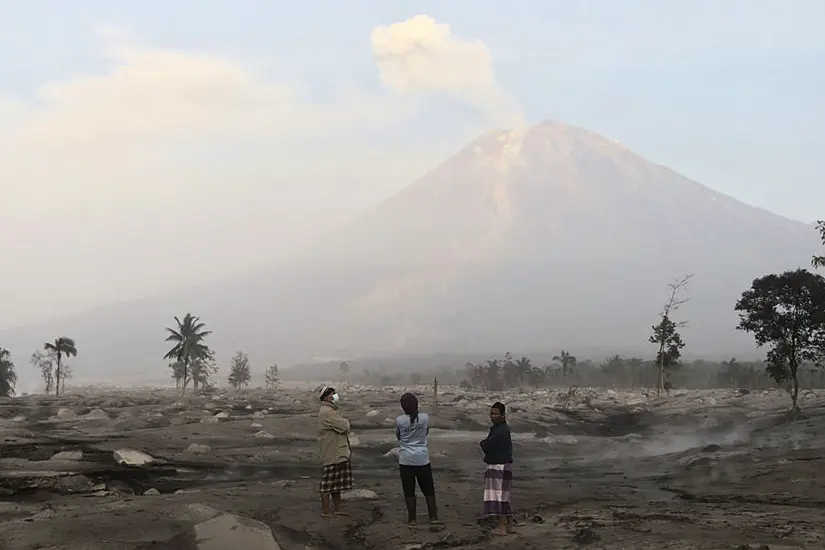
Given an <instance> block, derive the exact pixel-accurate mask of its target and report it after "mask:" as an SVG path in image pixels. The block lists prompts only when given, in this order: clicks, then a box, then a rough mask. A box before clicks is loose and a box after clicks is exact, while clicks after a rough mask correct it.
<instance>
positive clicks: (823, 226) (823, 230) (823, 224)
mask: <svg viewBox="0 0 825 550" xmlns="http://www.w3.org/2000/svg"><path fill="white" fill-rule="evenodd" d="M816 230H817V231H819V235H820V237H821V238H822V246H825V220H819V221H818V222H816ZM811 265H812V266H814V267H825V256H814V257H813V260H811Z"/></svg>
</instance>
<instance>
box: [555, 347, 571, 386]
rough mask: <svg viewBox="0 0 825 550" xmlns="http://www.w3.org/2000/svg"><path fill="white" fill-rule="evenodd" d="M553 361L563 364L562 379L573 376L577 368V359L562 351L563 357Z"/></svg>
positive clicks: (560, 356)
mask: <svg viewBox="0 0 825 550" xmlns="http://www.w3.org/2000/svg"><path fill="white" fill-rule="evenodd" d="M553 361H555V362H557V363H561V375H562V378H564V379H567V377H568V376H571V375H572V374H573V369H575V368H576V357H575V356H573V355H571V354H570V352H569V351H567V350H566V349H564V350H562V351H561V355H556V356H555V357H553Z"/></svg>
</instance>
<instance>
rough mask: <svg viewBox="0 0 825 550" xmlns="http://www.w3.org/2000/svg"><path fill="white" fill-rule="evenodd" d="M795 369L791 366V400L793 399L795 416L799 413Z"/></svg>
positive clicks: (797, 382) (797, 378)
mask: <svg viewBox="0 0 825 550" xmlns="http://www.w3.org/2000/svg"><path fill="white" fill-rule="evenodd" d="M796 371H797V369H796V368H795V367H791V376H792V377H793V392H792V393H791V401H793V411H792V412H793V416H794V418H796V417H797V415H798V414H799V377H798V376H797V374H796Z"/></svg>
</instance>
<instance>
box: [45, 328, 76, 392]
mask: <svg viewBox="0 0 825 550" xmlns="http://www.w3.org/2000/svg"><path fill="white" fill-rule="evenodd" d="M43 349H44V350H46V351H48V352H49V353H51V354H52V355H54V357H55V359H56V360H57V369H56V370H55V375H56V376H55V378H57V380H56V383H55V386H54V394H55V396H58V395H60V389H61V388H60V384H61V382H62V383H63V385H64V386H65V385H66V376H65V373H64V372H63V367H62V363H61V360H62V357H63V356H64V355H65V356H66V358H69V357H77V346H76V345H75V343H74V340H72V339H71V338H69V337H67V336H61V337H60V338H57V339H56V340H55V341H54V342H46V343H45V344H43ZM64 389H65V388H64Z"/></svg>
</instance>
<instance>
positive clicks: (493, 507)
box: [484, 464, 513, 516]
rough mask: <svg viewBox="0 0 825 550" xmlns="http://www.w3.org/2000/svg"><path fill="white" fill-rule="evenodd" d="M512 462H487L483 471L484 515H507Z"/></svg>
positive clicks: (511, 485) (510, 511)
mask: <svg viewBox="0 0 825 550" xmlns="http://www.w3.org/2000/svg"><path fill="white" fill-rule="evenodd" d="M512 487H513V467H512V464H488V465H487V469H486V470H485V471H484V515H485V516H509V515H511V514H512V510H511V509H510V490H511V489H512Z"/></svg>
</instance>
